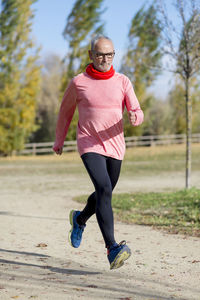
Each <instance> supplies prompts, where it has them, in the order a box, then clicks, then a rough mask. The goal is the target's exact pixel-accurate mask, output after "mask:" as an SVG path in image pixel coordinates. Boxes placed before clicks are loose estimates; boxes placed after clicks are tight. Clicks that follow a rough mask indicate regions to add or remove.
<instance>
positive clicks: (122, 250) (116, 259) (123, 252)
mask: <svg viewBox="0 0 200 300" xmlns="http://www.w3.org/2000/svg"><path fill="white" fill-rule="evenodd" d="M107 255H108V260H109V263H110V269H111V270H112V269H117V268H120V267H121V266H123V264H124V261H125V260H127V259H128V258H129V257H130V256H131V250H130V248H129V247H128V246H127V245H126V242H125V241H122V242H120V243H119V244H117V243H116V244H114V245H113V246H111V247H110V248H109V249H108V253H107Z"/></svg>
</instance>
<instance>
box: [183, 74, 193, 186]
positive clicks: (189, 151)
mask: <svg viewBox="0 0 200 300" xmlns="http://www.w3.org/2000/svg"><path fill="white" fill-rule="evenodd" d="M185 100H186V178H185V179H186V185H185V187H186V189H188V188H190V187H191V163H192V149H191V146H192V145H191V139H192V100H191V98H190V95H189V78H186V80H185Z"/></svg>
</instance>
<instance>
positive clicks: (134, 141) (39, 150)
mask: <svg viewBox="0 0 200 300" xmlns="http://www.w3.org/2000/svg"><path fill="white" fill-rule="evenodd" d="M185 141H186V136H185V134H172V135H149V136H131V137H126V138H125V142H126V147H127V148H128V147H138V146H156V145H171V144H184V143H185ZM192 143H200V133H195V134H193V135H192ZM52 147H53V142H48V143H30V144H25V147H24V149H23V150H21V151H18V152H17V153H16V154H17V155H23V154H30V155H36V154H44V153H51V152H52ZM63 150H64V151H77V146H76V141H66V142H65V143H64V148H63Z"/></svg>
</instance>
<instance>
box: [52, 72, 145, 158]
mask: <svg viewBox="0 0 200 300" xmlns="http://www.w3.org/2000/svg"><path fill="white" fill-rule="evenodd" d="M76 106H77V107H78V112H79V121H78V125H77V147H78V151H79V153H80V155H82V154H84V153H87V152H95V153H99V154H102V155H105V156H110V157H113V158H116V159H120V160H122V159H123V157H124V153H125V141H124V133H123V111H124V107H125V106H126V108H127V111H134V112H135V114H136V121H135V123H134V126H138V125H140V124H141V123H142V122H143V112H142V110H141V108H140V105H139V102H138V100H137V97H136V95H135V93H134V90H133V87H132V84H131V82H130V80H129V79H128V77H126V76H125V75H123V74H120V73H117V72H115V74H114V76H112V77H111V78H109V79H106V80H101V79H94V78H92V77H90V76H89V75H88V74H87V73H81V74H79V75H78V76H76V77H74V78H73V79H72V80H71V82H70V84H69V86H68V87H67V89H66V91H65V93H64V97H63V100H62V103H61V106H60V111H59V115H58V121H57V126H56V139H55V143H54V147H53V150H54V151H57V150H58V149H59V148H61V147H62V146H63V144H64V140H65V138H66V135H67V131H68V129H69V126H70V123H71V120H72V118H73V115H74V111H75V109H76Z"/></svg>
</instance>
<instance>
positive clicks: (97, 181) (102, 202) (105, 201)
mask: <svg viewBox="0 0 200 300" xmlns="http://www.w3.org/2000/svg"><path fill="white" fill-rule="evenodd" d="M81 158H82V160H83V163H84V165H85V167H86V169H87V171H88V174H89V176H90V178H91V180H92V182H93V184H94V187H95V192H94V193H92V194H91V195H90V196H89V198H88V200H87V204H86V206H85V208H84V209H83V210H82V212H81V214H80V215H79V217H78V218H77V221H78V223H79V224H80V225H81V224H85V223H86V222H87V220H88V219H89V218H90V217H91V216H92V215H93V214H94V213H96V218H97V222H98V224H99V227H100V230H101V232H102V235H103V238H104V241H105V246H106V247H110V246H111V245H112V244H114V243H115V238H114V220H113V211H112V205H111V200H112V190H113V189H114V187H115V185H116V183H117V181H118V178H119V174H120V169H121V163H122V161H121V160H118V159H115V158H112V157H107V156H104V155H101V154H98V153H93V152H89V153H85V154H83V155H82V156H81Z"/></svg>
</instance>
